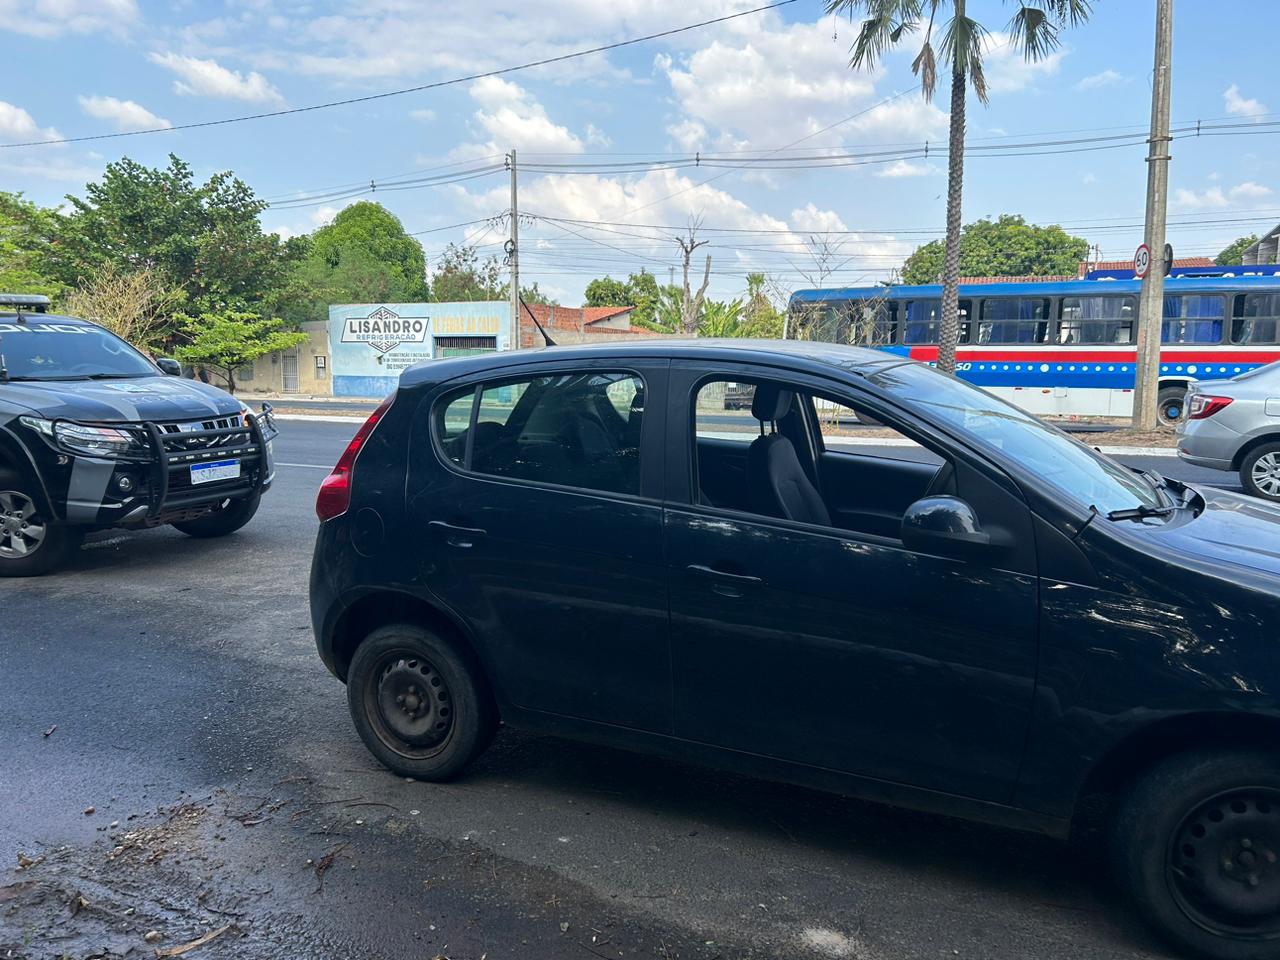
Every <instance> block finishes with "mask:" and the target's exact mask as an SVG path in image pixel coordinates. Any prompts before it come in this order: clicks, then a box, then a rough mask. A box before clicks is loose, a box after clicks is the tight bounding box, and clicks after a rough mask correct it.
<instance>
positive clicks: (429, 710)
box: [347, 623, 498, 781]
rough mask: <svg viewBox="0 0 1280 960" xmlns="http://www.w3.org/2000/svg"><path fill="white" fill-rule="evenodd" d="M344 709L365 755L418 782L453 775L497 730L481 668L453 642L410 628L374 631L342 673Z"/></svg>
mask: <svg viewBox="0 0 1280 960" xmlns="http://www.w3.org/2000/svg"><path fill="white" fill-rule="evenodd" d="M347 706H348V707H349V708H350V710H351V718H352V720H353V721H354V722H355V726H356V731H357V732H358V733H359V734H360V739H361V740H363V741H364V744H365V746H366V747H368V749H369V752H370V753H372V754H373V755H374V756H375V757H376V758H377V759H378V761H379V762H380V763H381V764H382V765H383V766H384V767H387V768H388V769H389V770H392V771H394V772H395V773H398V774H400V775H401V776H403V777H413V778H414V779H416V780H431V781H444V780H451V779H453V778H454V777H456V776H457V775H458V774H459V773H461V772H462V770H463V769H464V768H465V767H466V766H467V764H469V763H470V762H471V761H472V760H474V759H475V758H476V757H477V756H479V755H480V754H481V753H482V752H483V751H484V749H485V748H486V747H487V746H488V745H489V742H490V741H491V740H492V739H493V734H494V732H495V730H496V729H497V720H498V717H497V710H496V708H495V707H494V705H493V701H492V698H491V697H490V695H489V689H488V685H487V683H486V682H485V678H484V675H483V671H482V670H481V669H480V666H479V664H478V663H476V662H475V658H474V657H473V656H471V655H470V652H469V651H466V650H464V649H462V648H461V647H460V646H459V645H457V644H456V643H455V642H453V641H452V640H451V639H449V638H447V637H444V636H442V635H440V634H438V633H436V632H434V631H431V630H427V629H424V628H423V627H419V626H415V625H412V624H404V623H398V624H391V625H390V626H385V627H380V628H379V629H377V630H375V631H373V633H371V634H369V636H368V637H366V638H365V639H364V641H363V642H362V643H361V644H360V646H358V647H357V648H356V652H355V656H354V657H353V658H352V660H351V667H350V669H349V670H348V672H347Z"/></svg>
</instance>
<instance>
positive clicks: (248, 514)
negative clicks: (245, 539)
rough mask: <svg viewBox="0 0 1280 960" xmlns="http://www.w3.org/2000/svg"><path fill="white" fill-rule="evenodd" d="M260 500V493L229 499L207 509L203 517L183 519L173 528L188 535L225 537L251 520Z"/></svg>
mask: <svg viewBox="0 0 1280 960" xmlns="http://www.w3.org/2000/svg"><path fill="white" fill-rule="evenodd" d="M261 501H262V494H260V493H255V494H254V495H253V496H251V497H245V498H244V499H243V500H230V501H228V502H227V503H224V504H222V505H221V506H220V507H218V508H216V509H214V510H211V511H209V512H208V513H206V514H205V515H204V516H203V517H197V518H196V519H195V520H184V521H182V522H181V523H175V524H174V525H173V526H174V529H176V530H181V531H182V532H183V533H185V534H186V535H187V536H189V537H206V538H207V537H225V536H226V535H227V534H229V533H235V532H236V531H237V530H239V529H240V528H241V527H243V526H244V525H245V524H246V523H248V522H249V521H250V520H252V519H253V515H254V514H255V513H257V512H258V504H259V503H260V502H261Z"/></svg>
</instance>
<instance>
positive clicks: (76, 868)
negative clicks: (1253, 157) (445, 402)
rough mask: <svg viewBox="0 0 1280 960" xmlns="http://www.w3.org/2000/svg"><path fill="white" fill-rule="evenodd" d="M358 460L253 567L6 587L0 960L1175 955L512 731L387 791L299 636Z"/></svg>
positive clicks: (978, 878)
mask: <svg viewBox="0 0 1280 960" xmlns="http://www.w3.org/2000/svg"><path fill="white" fill-rule="evenodd" d="M354 429H355V425H354V424H351V425H346V424H331V423H314V422H312V423H308V422H299V421H290V422H286V423H285V424H283V432H282V436H281V437H280V439H279V440H278V441H277V448H276V454H277V460H278V462H279V478H278V481H277V485H276V487H275V488H274V489H273V490H272V491H271V493H270V494H269V495H268V497H267V498H266V499H265V500H264V503H263V508H262V510H261V512H260V513H259V515H258V517H257V518H256V519H255V520H254V521H253V522H252V523H251V524H250V525H249V526H248V527H246V528H245V529H244V530H242V531H241V532H240V533H238V534H237V535H235V536H232V537H229V538H226V539H223V540H220V541H197V540H192V539H188V538H186V537H184V536H182V535H181V534H178V533H177V532H176V531H173V530H171V529H168V528H166V529H161V530H155V531H148V532H141V533H120V532H110V533H104V534H98V535H95V536H94V537H93V538H91V540H90V542H89V543H88V544H87V545H86V546H85V548H84V549H83V551H82V552H81V553H80V555H79V556H78V557H77V558H76V561H75V563H74V564H73V566H72V567H71V568H70V569H68V570H66V571H65V572H62V573H59V574H56V575H53V576H50V577H46V578H41V579H35V580H26V581H8V582H5V583H4V584H3V586H2V587H0V597H2V598H3V617H2V618H0V623H3V627H2V628H0V633H2V634H3V643H2V644H0V650H2V651H3V652H2V654H0V656H2V657H3V661H2V662H3V669H0V771H3V775H0V857H3V858H4V861H5V867H4V868H3V869H0V958H5V957H9V956H13V957H25V956H31V957H37V956H38V957H44V956H55V955H61V954H63V953H66V954H67V955H70V956H75V957H83V956H89V955H93V956H123V955H124V954H125V953H126V951H128V950H130V949H132V950H142V949H143V948H144V944H143V940H142V937H143V934H144V933H145V932H147V931H149V930H155V931H156V932H157V933H158V934H159V935H160V936H161V937H162V940H161V945H172V944H175V943H180V942H183V941H186V940H189V939H194V938H195V937H198V936H201V935H202V934H207V933H210V932H213V931H216V930H219V929H221V928H222V927H223V926H226V925H228V924H230V927H229V928H228V929H227V930H226V931H225V932H224V933H223V934H221V935H220V936H219V937H218V938H217V939H215V940H213V941H211V942H210V943H208V945H206V946H203V947H201V948H200V952H199V953H198V954H197V956H198V957H200V958H201V960H208V958H214V960H217V958H223V957H227V958H230V957H280V958H286V957H287V958H299V957H339V956H341V957H396V958H399V957H419V956H421V957H435V956H437V955H439V956H444V957H451V958H453V960H462V958H479V957H481V956H487V957H488V958H490V960H499V958H507V957H511V958H520V960H529V958H539V957H548V958H551V957H555V958H560V957H583V958H584V960H585V958H586V957H587V956H588V954H594V955H596V956H599V957H604V958H618V957H622V956H626V957H631V956H646V957H647V956H652V957H704V958H713V957H748V956H750V957H773V956H787V957H806V956H830V957H854V958H867V960H889V958H904V960H905V958H913V960H914V958H920V957H931V956H936V957H955V956H960V957H984V958H1009V960H1015V958H1016V960H1030V958H1049V957H1064V956H1090V957H1094V958H1106V957H1117V958H1118V957H1134V956H1160V955H1161V952H1160V950H1159V948H1158V947H1157V946H1155V945H1154V944H1153V943H1152V941H1151V939H1150V937H1149V936H1148V935H1147V934H1146V933H1145V932H1144V931H1143V930H1142V929H1141V928H1140V927H1139V926H1138V925H1137V924H1136V923H1135V922H1134V921H1133V920H1131V919H1130V917H1129V916H1128V914H1127V913H1126V912H1125V911H1124V910H1123V909H1122V908H1121V907H1119V906H1118V905H1117V903H1116V896H1115V894H1114V891H1113V890H1112V889H1111V888H1110V886H1109V884H1108V883H1107V882H1106V881H1105V880H1104V879H1102V874H1101V871H1100V870H1099V868H1098V867H1097V865H1096V863H1094V862H1093V860H1092V859H1090V857H1088V856H1086V855H1084V854H1082V853H1081V852H1080V851H1077V850H1075V849H1074V848H1069V847H1066V846H1063V845H1060V844H1058V843H1055V842H1052V841H1049V840H1045V839H1041V838H1037V837H1032V836H1023V835H1018V834H1012V833H1007V832H1004V831H1000V830H996V829H992V828H986V827H980V826H975V825H971V824H964V823H956V822H951V821H948V820H945V819H942V818H935V817H928V816H923V815H917V814H911V813H906V812H901V811H895V810H889V809H885V808H880V807H876V806H874V805H869V804H864V803H860V802H857V801H853V800H848V799H844V798H839V797H832V796H828V795H824V794H820V793H816V792H812V791H808V790H803V789H799V788H794V787H788V786H781V785H777V784H771V783H766V782H760V781H755V780H750V779H745V778H740V777H734V776H729V775H725V774H720V773H715V772H710V771H706V770H702V769H697V768H691V767H687V766H684V765H682V764H678V763H674V762H670V761H666V760H658V759H653V758H649V757H641V756H633V755H630V754H627V753H623V752H620V751H616V750H611V749H606V748H600V747H593V746H584V745H579V744H573V743H567V742H561V741H556V740H553V739H549V738H541V737H533V736H530V735H526V734H521V733H517V732H514V731H510V730H504V731H502V732H501V733H500V735H499V737H498V739H497V741H496V742H495V745H494V747H493V748H492V749H491V750H490V751H489V752H488V753H487V754H486V755H485V756H484V757H483V758H482V759H481V760H480V762H479V763H478V764H477V765H476V766H475V767H474V768H473V770H472V771H471V772H469V774H468V775H467V776H466V777H465V778H464V779H462V780H461V781H460V782H458V783H455V784H450V785H442V786H437V785H427V784H420V783H408V782H405V781H404V780H402V779H400V778H397V777H394V776H392V775H391V774H389V773H387V772H385V771H384V770H382V769H381V768H379V767H378V766H377V765H376V764H375V763H374V762H373V761H372V759H371V758H370V757H369V755H368V754H367V753H366V752H365V750H364V748H363V746H362V745H361V744H360V742H359V741H358V739H357V737H356V735H355V733H354V731H353V729H352V727H351V723H350V721H349V718H348V716H347V712H346V705H345V700H344V690H343V687H342V686H341V684H339V683H338V682H337V681H336V680H334V679H333V678H332V677H331V676H329V674H328V673H327V672H326V671H325V670H324V668H323V667H322V666H321V664H320V662H319V660H318V659H317V657H316V656H315V652H314V647H313V644H312V637H311V632H310V627H309V622H308V616H307V607H306V578H307V568H308V564H309V562H310V555H311V542H312V537H313V533H314V527H315V517H314V513H313V512H312V509H313V502H314V493H315V489H316V486H317V485H318V483H319V481H320V479H321V478H322V477H323V476H324V472H325V471H326V470H327V469H328V467H329V466H330V465H331V464H332V463H333V462H334V460H335V459H336V458H337V456H338V454H339V452H340V451H341V449H342V447H343V445H344V444H345V443H346V441H347V440H348V439H349V437H350V435H351V434H352V433H353V432H354ZM1136 462H1138V463H1139V464H1140V465H1143V466H1148V467H1154V468H1156V469H1159V470H1162V471H1163V472H1165V473H1166V474H1167V475H1170V476H1175V477H1181V478H1184V479H1194V480H1203V479H1208V480H1210V481H1213V482H1217V483H1223V482H1228V483H1229V480H1230V478H1229V477H1228V476H1227V475H1226V474H1211V473H1207V472H1204V471H1195V470H1191V469H1188V468H1184V467H1182V466H1181V465H1180V464H1179V463H1178V462H1177V461H1176V460H1169V459H1161V458H1139V459H1138V460H1137V461H1136ZM90 809H92V813H87V812H86V811H88V810H90ZM19 852H22V853H23V854H24V855H25V856H26V857H29V858H32V859H37V858H39V857H43V858H44V859H43V860H38V862H36V863H35V864H34V865H32V866H29V867H28V868H26V869H23V870H15V869H12V868H11V867H12V865H13V864H15V863H16V862H17V858H18V854H19ZM81 901H83V902H81ZM5 949H9V950H11V951H15V952H13V953H11V954H6V953H5ZM147 949H149V947H148V948H147ZM24 951H26V952H24ZM104 951H105V952H104Z"/></svg>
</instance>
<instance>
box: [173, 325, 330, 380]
mask: <svg viewBox="0 0 1280 960" xmlns="http://www.w3.org/2000/svg"><path fill="white" fill-rule="evenodd" d="M174 319H176V320H177V321H178V322H179V323H180V324H181V330H182V333H183V334H184V335H185V336H187V337H188V338H189V341H188V342H187V343H185V344H182V345H181V346H179V347H177V348H176V349H175V350H174V355H175V356H176V357H177V358H178V359H179V360H185V361H186V362H187V363H198V364H203V365H205V366H207V367H213V369H214V370H215V371H217V372H219V373H221V374H222V376H223V378H224V379H225V380H226V384H227V389H228V390H230V391H231V392H232V393H235V391H236V370H237V369H239V368H240V367H243V366H245V365H247V364H250V363H253V361H255V360H257V359H258V358H259V357H262V356H266V355H267V354H268V353H275V352H276V351H277V350H288V349H290V348H291V347H296V346H299V345H301V344H303V343H306V342H307V335H306V334H305V333H298V332H295V331H289V330H286V329H285V328H284V327H285V324H284V321H283V320H280V319H277V318H274V317H272V318H265V319H264V318H262V317H259V316H258V315H257V314H256V313H246V312H243V311H238V310H222V311H219V312H217V313H202V314H201V315H200V316H199V317H198V318H197V317H190V316H187V315H186V314H177V315H176V316H175V318H174Z"/></svg>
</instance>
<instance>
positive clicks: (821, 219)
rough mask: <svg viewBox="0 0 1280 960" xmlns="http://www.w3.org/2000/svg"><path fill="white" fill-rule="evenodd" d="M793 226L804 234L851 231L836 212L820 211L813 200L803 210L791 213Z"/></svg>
mask: <svg viewBox="0 0 1280 960" xmlns="http://www.w3.org/2000/svg"><path fill="white" fill-rule="evenodd" d="M791 226H792V227H794V228H795V229H796V230H799V231H801V232H802V233H805V232H813V233H823V232H829V231H832V230H848V229H849V228H848V227H847V226H845V223H844V221H843V220H841V219H840V215H839V214H838V213H836V212H835V211H834V210H819V209H818V207H817V205H816V204H814V202H813V201H812V200H810V201H809V202H808V203H807V204H805V206H804V207H802V208H801V209H799V210H792V211H791Z"/></svg>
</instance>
